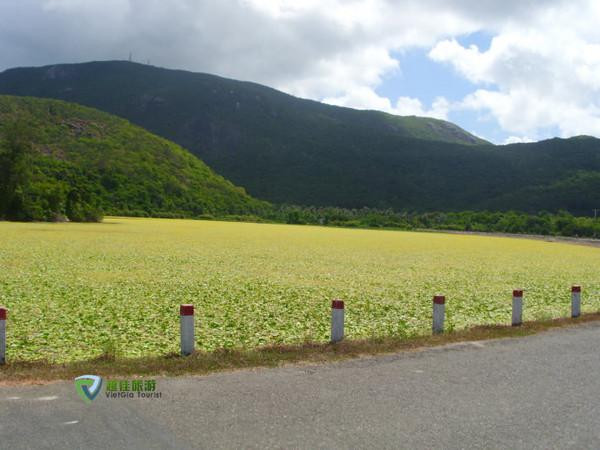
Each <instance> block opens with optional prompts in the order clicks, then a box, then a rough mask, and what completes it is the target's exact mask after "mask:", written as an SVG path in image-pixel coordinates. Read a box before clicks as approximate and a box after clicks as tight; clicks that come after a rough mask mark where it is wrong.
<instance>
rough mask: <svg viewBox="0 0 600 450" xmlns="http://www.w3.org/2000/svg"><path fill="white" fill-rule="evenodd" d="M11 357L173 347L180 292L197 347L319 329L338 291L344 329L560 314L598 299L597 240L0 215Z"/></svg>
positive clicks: (391, 329) (57, 358) (66, 357)
mask: <svg viewBox="0 0 600 450" xmlns="http://www.w3.org/2000/svg"><path fill="white" fill-rule="evenodd" d="M0 266H1V270H0V305H4V306H6V307H8V308H9V318H8V319H9V320H8V322H7V341H8V342H7V356H8V358H9V359H12V360H15V359H19V360H36V359H47V360H50V361H54V362H66V361H74V360H83V359H88V358H93V357H97V356H99V355H100V354H102V353H103V352H105V351H108V350H107V349H112V350H114V349H116V350H117V352H118V354H120V355H123V356H129V357H135V356H142V355H144V356H147V355H160V354H168V353H173V352H178V349H179V316H178V315H179V308H178V307H179V305H180V304H181V303H193V304H194V305H195V306H196V327H197V328H196V338H197V348H199V349H203V350H208V351H210V350H214V349H217V348H231V347H242V348H250V347H256V346H262V345H267V344H278V343H301V342H304V341H318V342H323V341H326V340H327V339H328V337H329V326H330V302H331V299H333V298H340V299H343V300H345V301H346V336H347V338H348V339H353V338H354V339H358V338H370V337H377V336H390V335H393V336H406V337H408V336H414V335H418V334H425V333H428V332H430V328H431V299H432V296H433V295H434V294H437V293H441V294H445V295H446V298H447V300H446V310H447V323H446V324H447V329H461V328H465V327H468V326H472V325H476V324H507V323H509V322H510V310H511V291H512V289H513V288H523V289H525V301H524V319H525V320H531V319H547V318H551V317H560V316H566V315H568V313H569V307H570V286H571V285H572V284H581V285H582V286H583V302H582V303H583V307H582V309H583V311H584V312H586V311H592V310H597V309H599V307H600V277H599V276H598V268H599V267H600V249H598V248H592V247H584V246H576V245H568V244H563V243H551V242H543V241H531V240H525V239H508V238H496V237H482V236H464V235H448V234H433V233H409V232H399V231H375V230H353V229H335V228H324V227H310V226H292V225H266V224H250V223H226V222H211V221H187V220H166V219H130V218H127V219H126V218H108V219H105V221H104V223H100V224H74V223H63V224H48V223H33V224H26V223H8V222H0Z"/></svg>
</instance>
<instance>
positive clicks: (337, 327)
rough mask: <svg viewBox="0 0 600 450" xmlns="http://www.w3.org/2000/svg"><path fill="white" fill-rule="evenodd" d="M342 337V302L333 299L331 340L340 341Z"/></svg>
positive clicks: (333, 341)
mask: <svg viewBox="0 0 600 450" xmlns="http://www.w3.org/2000/svg"><path fill="white" fill-rule="evenodd" d="M342 339H344V302H343V301H342V300H333V301H332V302H331V342H332V343H335V342H340V341H341V340H342Z"/></svg>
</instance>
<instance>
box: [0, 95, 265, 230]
mask: <svg viewBox="0 0 600 450" xmlns="http://www.w3.org/2000/svg"><path fill="white" fill-rule="evenodd" d="M0 170H1V172H2V173H1V179H0V217H4V218H9V219H17V220H61V219H62V218H69V219H70V220H75V221H95V220H98V219H99V218H100V217H101V216H102V214H103V213H105V214H124V215H161V216H167V217H168V216H183V217H187V216H192V217H197V216H201V215H203V214H217V215H226V214H253V213H257V212H261V211H263V210H264V208H266V207H267V206H268V204H266V203H265V202H261V201H258V200H255V199H253V198H251V197H250V196H249V195H247V194H246V193H245V191H244V189H242V188H240V187H237V186H234V185H233V184H231V183H230V182H229V181H227V180H225V179H224V178H223V177H221V176H219V175H217V174H215V173H214V172H213V171H212V170H211V169H209V168H208V167H207V166H206V165H205V164H204V163H203V162H202V161H200V160H199V159H198V158H196V157H194V156H193V155H191V154H190V153H189V152H187V151H186V150H184V149H182V148H181V147H179V146H178V145H176V144H173V143H171V142H169V141H167V140H165V139H163V138H159V137H157V136H154V135H152V134H151V133H149V132H147V131H145V130H143V129H141V128H139V127H137V126H134V125H131V124H130V123H129V122H127V121H126V120H123V119H120V118H117V117H114V116H110V115H109V114H107V113H104V112H100V111H97V110H93V109H91V108H87V107H83V106H79V105H74V104H69V103H65V102H62V101H57V100H48V99H35V98H23V97H10V96H0Z"/></svg>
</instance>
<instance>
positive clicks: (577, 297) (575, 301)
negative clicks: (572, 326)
mask: <svg viewBox="0 0 600 450" xmlns="http://www.w3.org/2000/svg"><path fill="white" fill-rule="evenodd" d="M580 315H581V286H573V287H571V317H573V318H575V317H579V316H580Z"/></svg>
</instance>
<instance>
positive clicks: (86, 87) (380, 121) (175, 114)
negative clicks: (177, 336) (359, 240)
mask: <svg viewBox="0 0 600 450" xmlns="http://www.w3.org/2000/svg"><path fill="white" fill-rule="evenodd" d="M2 92H3V93H10V94H15V95H35V96H40V97H54V98H61V99H65V100H69V101H73V102H77V103H80V104H84V105H90V106H94V107H96V108H99V109H102V110H105V111H108V112H110V113H113V114H116V115H119V116H121V117H124V118H127V119H128V120H130V121H132V122H133V123H135V124H137V125H140V126H143V127H145V128H147V129H148V130H150V131H152V132H154V133H156V134H158V135H161V136H163V137H165V138H168V139H171V140H173V141H175V142H177V143H178V144H180V145H182V146H183V147H185V148H187V149H189V150H190V151H191V152H193V153H194V154H195V155H197V156H198V157H199V158H201V159H202V160H203V161H204V162H206V163H207V164H208V165H209V166H210V167H212V168H213V169H214V170H216V171H217V172H218V173H220V174H222V175H223V176H225V177H226V178H227V179H230V180H231V181H232V182H234V183H236V184H238V185H240V186H243V187H244V188H245V189H246V190H247V191H248V192H249V194H251V195H253V196H254V197H257V198H261V199H265V200H269V201H272V202H275V203H288V204H299V205H307V206H309V205H312V206H338V207H345V208H362V207H371V208H393V209H395V210H397V211H421V212H423V211H435V210H437V211H458V210H466V209H469V210H471V209H474V210H484V209H487V210H508V209H515V210H522V211H528V212H538V211H543V210H548V211H558V210H561V209H564V210H568V211H570V212H571V213H574V214H578V215H589V214H590V213H591V211H592V209H593V208H598V207H600V141H599V140H597V139H594V138H591V137H578V138H572V139H552V140H548V141H543V142H538V143H532V144H514V145H508V146H494V145H491V144H489V143H485V142H484V141H481V140H479V139H478V138H475V137H474V136H472V135H470V134H469V133H467V132H465V131H464V130H462V129H460V128H459V127H457V126H456V125H453V124H451V123H448V122H443V121H438V120H434V119H426V118H415V117H398V116H393V115H389V114H385V113H381V112H376V111H358V110H353V109H349V108H339V107H335V106H330V105H325V104H321V103H318V102H314V101H309V100H303V99H299V98H296V97H292V96H290V95H287V94H284V93H281V92H278V91H276V90H274V89H271V88H268V87H265V86H260V85H257V84H254V83H247V82H240V81H235V80H228V79H225V78H221V77H216V76H213V75H207V74H197V73H191V72H184V71H176V70H167V69H160V68H157V67H152V66H148V65H142V64H135V63H129V62H118V61H113V62H95V63H85V64H71V65H55V66H48V67H41V68H26V69H11V70H7V71H5V72H4V73H2V74H0V93H2Z"/></svg>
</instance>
